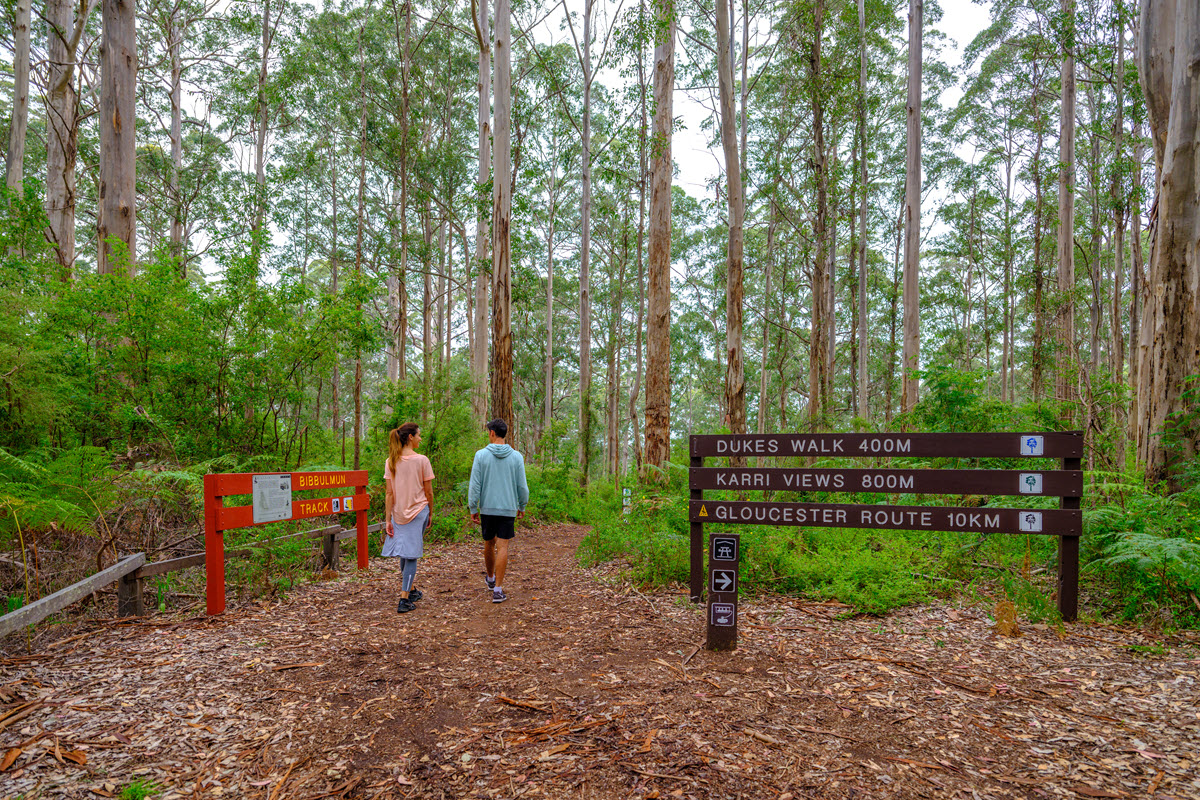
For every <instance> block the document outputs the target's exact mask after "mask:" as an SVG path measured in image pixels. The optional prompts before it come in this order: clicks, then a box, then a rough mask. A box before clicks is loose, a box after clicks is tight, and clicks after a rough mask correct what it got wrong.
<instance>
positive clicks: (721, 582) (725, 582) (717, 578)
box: [713, 572, 733, 592]
mask: <svg viewBox="0 0 1200 800" xmlns="http://www.w3.org/2000/svg"><path fill="white" fill-rule="evenodd" d="M713 586H716V587H717V591H718V592H728V591H729V589H730V587H731V586H733V578H731V577H730V573H728V572H716V573H714V574H713Z"/></svg>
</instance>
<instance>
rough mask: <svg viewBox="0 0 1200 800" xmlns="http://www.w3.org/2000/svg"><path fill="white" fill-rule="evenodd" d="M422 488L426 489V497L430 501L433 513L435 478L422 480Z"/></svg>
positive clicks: (430, 508) (430, 511)
mask: <svg viewBox="0 0 1200 800" xmlns="http://www.w3.org/2000/svg"><path fill="white" fill-rule="evenodd" d="M421 488H423V489H424V490H425V499H426V500H427V501H428V502H429V513H431V514H432V513H433V478H430V479H429V480H425V481H421Z"/></svg>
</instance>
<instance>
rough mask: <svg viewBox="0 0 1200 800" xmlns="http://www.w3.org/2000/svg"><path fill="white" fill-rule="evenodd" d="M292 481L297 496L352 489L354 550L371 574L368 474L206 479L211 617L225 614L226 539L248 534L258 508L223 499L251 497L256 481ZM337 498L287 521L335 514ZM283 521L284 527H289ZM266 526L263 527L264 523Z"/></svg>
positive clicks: (310, 504) (296, 510)
mask: <svg viewBox="0 0 1200 800" xmlns="http://www.w3.org/2000/svg"><path fill="white" fill-rule="evenodd" d="M281 474H283V475H288V474H290V475H291V477H292V491H293V492H296V491H313V490H316V489H343V488H344V489H353V490H354V492H353V493H352V494H350V493H348V494H347V495H342V497H343V498H345V499H351V500H352V505H353V508H352V509H347V510H351V511H353V513H354V516H355V523H356V527H357V534H358V535H357V536H356V537H355V545H356V547H355V549H356V551H357V554H358V568H359V569H367V512H368V511H369V510H370V508H371V498H370V497H369V496H368V495H367V477H368V473H367V471H366V470H365V469H360V470H349V471H346V472H292V473H279V472H241V473H228V472H227V473H215V474H212V475H205V476H204V568H205V571H206V573H207V574H206V576H205V587H206V592H205V596H206V603H207V610H208V613H209V614H222V613H224V612H225V537H224V535H223V532H224V531H228V530H234V529H235V528H249V527H252V526H253V525H254V524H255V523H254V507H253V506H234V507H231V508H226V507H225V500H224V498H226V497H229V496H231V495H237V494H252V493H253V487H254V476H255V475H281ZM334 499H335V498H332V497H314V498H311V499H308V500H293V501H292V516H291V517H289V518H288V520H297V519H308V518H309V517H321V516H326V515H328V514H332V513H334V511H333V500H334ZM288 520H283V521H285V522H286V521H288ZM259 524H264V523H259Z"/></svg>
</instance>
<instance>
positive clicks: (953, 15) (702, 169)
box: [672, 0, 991, 197]
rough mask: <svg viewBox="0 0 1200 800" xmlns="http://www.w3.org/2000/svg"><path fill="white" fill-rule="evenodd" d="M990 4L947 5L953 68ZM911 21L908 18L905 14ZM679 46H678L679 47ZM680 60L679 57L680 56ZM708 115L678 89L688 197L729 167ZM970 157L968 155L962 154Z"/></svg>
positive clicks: (678, 149) (950, 98) (948, 99)
mask: <svg viewBox="0 0 1200 800" xmlns="http://www.w3.org/2000/svg"><path fill="white" fill-rule="evenodd" d="M990 7H991V3H990V2H986V3H984V4H977V3H975V2H964V0H952V2H948V3H943V9H944V11H943V14H942V19H941V21H940V22H939V23H938V29H939V30H941V31H942V32H943V33H945V34H946V35H947V36H948V37H949V38H950V39H951V40H952V45H951V46H949V47H947V51H946V53H945V59H946V62H947V63H948V65H949V66H950V67H951V68H955V69H956V68H957V67H958V66H959V64H961V63H962V58H961V54H962V51H963V49H964V48H965V47H966V46H967V45H968V44H970V43H971V40H972V39H974V38H975V36H976V35H977V34H978V33H979V32H980V31H981V30H983V29H984V28H985V27H987V25H988V23H989V22H990V18H989V16H988V12H989V9H990ZM905 19H907V14H905ZM677 46H678V44H677ZM677 58H678V56H677ZM961 94H962V92H961V91H960V90H959V89H958V88H957V87H956V88H953V89H951V90H949V91H947V92H946V93H945V94H944V95H943V97H942V105H943V106H944V107H950V106H953V105H954V104H955V103H957V102H958V98H959V97H960V96H961ZM708 113H709V112H708V111H707V110H706V109H705V108H704V107H703V106H702V105H701V104H700V103H699V102H698V101H697V100H696V98H693V97H689V96H688V93H687V92H685V91H683V90H680V89H677V90H676V92H675V115H676V116H681V117H683V119H684V125H685V130H683V131H679V132H677V133H676V134H675V136H674V139H673V141H672V149H673V152H672V156H673V157H674V160H675V163H676V165H677V166H678V168H679V174H678V176H677V177H676V181H675V182H676V184H677V185H679V186H681V187H683V189H684V191H686V192H687V193H688V194H690V195H693V196H696V197H702V196H704V195H705V187H706V185H707V183H708V182H709V181H711V180H712V179H713V178H714V177H716V176H718V175H720V174H721V173H722V170H723V165H724V163H725V159H724V156H723V155H722V153H721V147H720V144H719V143H718V144H717V145H716V146H715V147H712V148H710V147H709V146H708V141H707V136H708V133H707V131H705V130H703V129H702V128H701V122H702V121H703V120H704V118H705V117H706V116H708ZM962 155H964V156H967V155H968V154H962Z"/></svg>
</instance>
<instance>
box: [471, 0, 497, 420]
mask: <svg viewBox="0 0 1200 800" xmlns="http://www.w3.org/2000/svg"><path fill="white" fill-rule="evenodd" d="M471 9H472V12H473V14H474V20H475V37H476V42H477V43H478V45H479V85H478V88H479V103H478V127H479V160H478V171H477V172H476V178H475V183H476V186H477V187H478V191H479V192H483V191H484V188H483V187H485V186H487V183H488V176H489V175H490V174H491V166H492V164H491V159H492V157H491V144H492V131H491V120H492V108H491V92H492V44H491V36H490V31H489V28H488V5H487V0H472V3H471ZM476 208H477V210H476V212H475V303H474V305H475V326H474V327H475V347H474V349H473V350H472V351H471V377H472V378H473V379H474V381H475V391H474V392H473V393H472V395H471V404H472V410H473V412H474V414H475V419H476V420H478V421H480V422H482V421H483V418H484V416H486V414H487V397H488V392H487V388H488V385H487V381H488V377H487V376H488V366H487V353H488V325H487V320H488V283H489V280H488V273H489V272H490V271H491V269H490V268H491V260H490V258H489V253H488V239H489V236H488V234H489V232H490V231H489V227H488V226H489V221H490V220H489V218H488V216H487V214H486V213H485V212H484V210H483V203H482V202H478V203H476Z"/></svg>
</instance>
